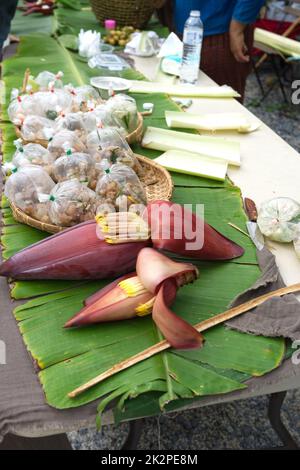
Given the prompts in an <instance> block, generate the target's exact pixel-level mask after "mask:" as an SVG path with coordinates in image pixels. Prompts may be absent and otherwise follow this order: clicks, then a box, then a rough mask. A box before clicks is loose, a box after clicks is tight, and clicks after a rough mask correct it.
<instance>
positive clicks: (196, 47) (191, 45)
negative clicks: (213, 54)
mask: <svg viewBox="0 0 300 470" xmlns="http://www.w3.org/2000/svg"><path fill="white" fill-rule="evenodd" d="M202 41H203V23H202V21H201V18H200V11H198V10H192V11H191V13H190V16H189V18H188V20H187V21H186V23H185V25H184V32H183V55H182V64H181V70H180V81H181V83H190V84H193V85H194V84H195V83H197V80H198V74H199V67H200V57H201V49H202Z"/></svg>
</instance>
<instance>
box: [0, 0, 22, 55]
mask: <svg viewBox="0 0 300 470" xmlns="http://www.w3.org/2000/svg"><path fill="white" fill-rule="evenodd" d="M17 4H18V0H0V52H1V50H2V47H3V43H4V41H5V39H6V38H7V36H8V34H9V31H10V23H11V20H12V19H13V17H14V15H15V12H16V8H17Z"/></svg>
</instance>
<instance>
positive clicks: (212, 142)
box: [142, 127, 241, 166]
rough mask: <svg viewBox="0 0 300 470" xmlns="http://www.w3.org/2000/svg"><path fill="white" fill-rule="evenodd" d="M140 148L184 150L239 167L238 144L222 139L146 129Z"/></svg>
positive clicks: (156, 128)
mask: <svg viewBox="0 0 300 470" xmlns="http://www.w3.org/2000/svg"><path fill="white" fill-rule="evenodd" d="M142 146H143V147H145V148H150V149H154V150H163V151H166V150H174V149H176V150H184V151H188V152H192V153H199V154H201V155H206V156H208V157H214V158H218V159H221V160H225V161H226V162H228V163H229V164H230V165H236V166H240V164H241V155H240V144H239V142H234V141H232V140H229V139H226V138H223V137H210V136H202V135H198V134H188V133H185V132H178V131H170V130H167V129H160V128H158V127H148V128H147V130H146V132H145V134H144V138H143V141H142Z"/></svg>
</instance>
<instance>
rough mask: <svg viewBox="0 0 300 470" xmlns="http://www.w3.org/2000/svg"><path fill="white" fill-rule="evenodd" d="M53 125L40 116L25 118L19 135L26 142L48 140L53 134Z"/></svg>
mask: <svg viewBox="0 0 300 470" xmlns="http://www.w3.org/2000/svg"><path fill="white" fill-rule="evenodd" d="M54 126H55V123H54V121H52V120H51V119H47V118H44V117H42V116H27V117H26V118H25V119H24V122H23V125H22V129H21V135H22V139H23V140H26V141H28V142H35V141H36V140H49V139H51V138H52V136H53V134H54Z"/></svg>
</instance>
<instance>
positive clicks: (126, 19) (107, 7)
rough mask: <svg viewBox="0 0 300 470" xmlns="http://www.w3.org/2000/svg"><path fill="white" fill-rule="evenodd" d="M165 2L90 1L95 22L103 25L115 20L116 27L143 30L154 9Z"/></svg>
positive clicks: (148, 0) (157, 0)
mask: <svg viewBox="0 0 300 470" xmlns="http://www.w3.org/2000/svg"><path fill="white" fill-rule="evenodd" d="M164 3H165V0H153V1H151V0H122V1H120V0H91V5H92V9H93V12H94V13H95V15H96V18H97V20H98V21H99V22H100V23H101V25H103V24H104V21H105V20H107V19H113V20H116V22H117V26H134V27H135V28H144V27H145V26H146V24H147V23H148V21H149V20H150V18H151V16H152V15H153V13H154V11H155V9H156V8H161V7H162V6H163V5H164Z"/></svg>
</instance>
